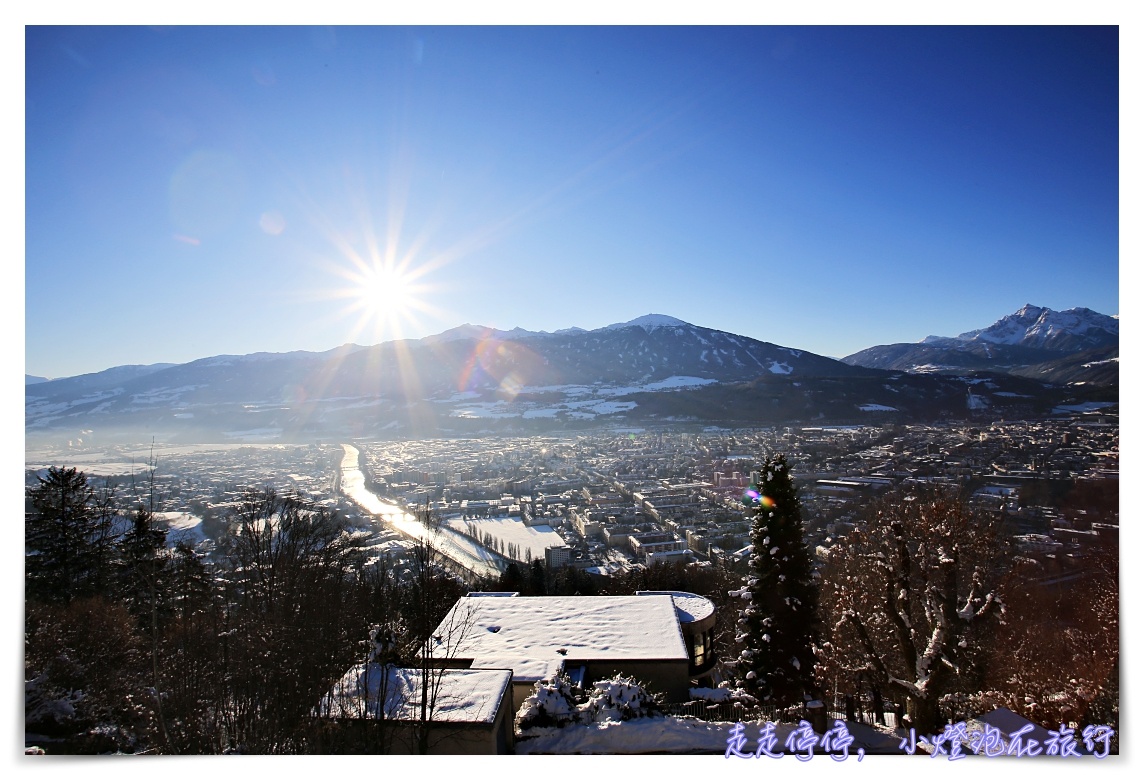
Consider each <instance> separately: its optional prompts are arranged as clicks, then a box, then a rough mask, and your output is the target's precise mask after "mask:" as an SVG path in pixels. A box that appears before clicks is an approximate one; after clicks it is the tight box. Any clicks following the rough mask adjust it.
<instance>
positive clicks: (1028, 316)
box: [922, 303, 1120, 352]
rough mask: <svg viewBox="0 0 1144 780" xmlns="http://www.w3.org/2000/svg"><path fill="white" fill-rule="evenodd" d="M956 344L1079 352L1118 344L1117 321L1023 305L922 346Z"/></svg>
mask: <svg viewBox="0 0 1144 780" xmlns="http://www.w3.org/2000/svg"><path fill="white" fill-rule="evenodd" d="M957 341H963V342H966V341H978V342H987V343H990V344H1005V345H1009V346H1018V347H1032V348H1034V349H1049V350H1060V351H1065V352H1080V351H1082V350H1085V349H1095V348H1097V347H1107V346H1112V345H1118V344H1119V343H1120V320H1119V319H1117V318H1115V317H1110V316H1108V315H1106V314H1100V313H1099V312H1095V311H1093V310H1092V309H1086V308H1075V309H1069V310H1067V311H1053V310H1052V309H1047V308H1044V307H1041V306H1034V305H1032V304H1030V303H1027V304H1025V305H1024V306H1022V307H1021V308H1020V309H1018V310H1017V311H1016V312H1014V313H1013V314H1010V315H1008V316H1005V317H1002V318H1001V319H999V320H997V322H995V323H993V324H992V325H990V326H989V327H988V328H981V329H979V330H971V331H969V332H967V333H962V334H961V335H959V336H957V337H956V338H954V339H950V338H945V337H942V336H928V337H927V338H925V339H924V340H923V341H922V343H923V344H939V345H949V344H950V342H957Z"/></svg>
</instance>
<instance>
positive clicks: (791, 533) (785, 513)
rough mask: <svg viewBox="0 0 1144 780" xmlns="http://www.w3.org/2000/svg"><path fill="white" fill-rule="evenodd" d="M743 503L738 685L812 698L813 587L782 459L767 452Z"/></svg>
mask: <svg viewBox="0 0 1144 780" xmlns="http://www.w3.org/2000/svg"><path fill="white" fill-rule="evenodd" d="M744 502H745V503H748V504H749V505H751V506H753V507H754V509H755V517H754V522H753V524H752V526H751V544H752V545H753V547H754V549H753V551H752V553H751V557H750V569H749V573H748V574H747V576H746V577H745V578H744V585H743V587H742V588H741V589H739V590H738V591H732V593H731V595H734V596H738V597H739V598H742V599H743V600H744V601H745V602H746V606H745V607H744V608H743V609H742V610H741V611H740V612H739V620H738V628H737V632H736V633H737V635H736V640H737V641H738V642H739V643H740V644H743V645H745V647H744V649H743V650H742V651H741V653H740V655H739V659H738V661H737V662H735V664H734V665H735V666H736V667H737V668H738V671H739V675H740V680H739V684H740V685H741V686H742V687H743V688H744V689H745V690H746V691H748V692H749V693H751V694H752V695H754V696H757V697H758V698H759V699H760V700H762V701H767V702H770V703H775V704H780V705H787V706H789V705H793V704H801V703H802V702H803V701H804V700H806V698H807V697H810V698H814V695H815V691H816V686H815V682H814V661H815V659H814V645H815V642H816V640H817V634H818V631H817V613H818V612H817V611H818V586H817V584H816V582H815V580H814V573H813V570H812V565H811V559H810V551H809V550H808V549H807V546H806V542H805V540H804V538H803V527H802V515H801V511H800V508H799V501H798V496H797V494H796V490H795V486H794V481H793V480H792V479H791V475H790V469H789V468H788V467H787V462H786V458H785V457H784V456H782V455H778V456H774V457H770V458H768V459H767V460H766V461H765V463H764V464H763V468H762V470H761V471H760V472H759V475H758V481H757V484H754V485H751V486H750V487H749V488H748V489H747V492H746V494H745V496H744Z"/></svg>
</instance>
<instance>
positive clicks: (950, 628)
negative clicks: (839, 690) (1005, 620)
mask: <svg viewBox="0 0 1144 780" xmlns="http://www.w3.org/2000/svg"><path fill="white" fill-rule="evenodd" d="M1007 560H1008V558H1007V556H1006V554H1005V545H1004V543H1003V540H1002V539H1000V538H999V537H998V535H997V533H996V528H995V525H994V523H993V522H992V521H990V520H988V519H987V518H985V517H983V516H980V515H977V514H974V513H973V512H972V511H970V510H969V509H968V508H967V507H966V506H965V504H964V503H962V502H961V501H959V500H958V498H957V497H956V496H954V495H952V494H950V493H945V492H933V491H920V490H919V491H917V492H914V493H911V494H905V495H902V494H899V495H893V496H889V497H887V498H885V499H883V500H881V501H879V502H877V503H876V504H875V505H874V506H873V507H872V508H871V509H870V510H869V511H868V512H867V514H866V516H865V518H864V522H863V523H862V524H861V525H860V526H859V527H858V528H857V529H856V530H855V531H853V532H851V533H850V535H849V536H847V537H846V538H845V539H843V540H841V541H839V543H838V544H837V545H835V547H834V548H833V550H832V551H831V555H830V558H829V561H828V563H827V566H826V569H825V571H824V572H823V599H822V601H823V612H824V614H825V615H826V617H827V620H828V621H829V623H830V624H831V625H832V628H833V630H832V636H831V638H830V639H829V641H827V642H825V643H824V645H823V647H822V650H821V653H820V661H821V663H820V664H819V667H818V673H819V678H820V679H824V680H829V679H833V678H834V677H835V676H838V677H841V678H842V679H844V680H848V681H849V682H851V684H854V683H856V682H857V680H858V678H859V676H862V677H864V678H865V680H866V681H868V682H871V683H873V684H874V685H875V686H878V687H880V688H882V689H886V690H888V691H889V692H890V693H891V694H892V695H896V696H897V697H902V698H905V699H906V700H907V706H908V715H909V718H910V720H911V721H912V725H914V726H916V727H917V728H919V729H923V730H927V729H935V728H937V727H938V726H939V723H940V718H939V701H940V699H941V697H942V696H943V695H944V694H948V693H951V692H953V691H955V690H972V689H974V688H977V687H979V686H980V676H979V675H980V664H979V661H980V660H981V655H982V653H981V643H982V639H983V636H984V634H985V632H987V631H990V630H992V629H993V628H994V627H995V626H996V624H997V620H998V618H999V617H1000V613H1001V611H1002V604H1001V601H1000V599H999V598H998V594H997V591H996V587H997V585H998V583H999V581H1000V579H1001V575H1002V573H1003V570H1004V566H1005V565H1006V564H1007Z"/></svg>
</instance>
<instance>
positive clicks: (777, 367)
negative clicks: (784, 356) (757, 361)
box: [770, 361, 794, 374]
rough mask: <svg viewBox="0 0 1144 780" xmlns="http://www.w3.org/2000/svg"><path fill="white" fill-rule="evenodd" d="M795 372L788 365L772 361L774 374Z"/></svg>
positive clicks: (771, 369) (771, 368)
mask: <svg viewBox="0 0 1144 780" xmlns="http://www.w3.org/2000/svg"><path fill="white" fill-rule="evenodd" d="M793 370H794V369H793V368H791V367H790V366H788V365H787V364H786V363H779V362H777V361H771V367H770V372H771V373H772V374H789V373H790V372H791V371H793Z"/></svg>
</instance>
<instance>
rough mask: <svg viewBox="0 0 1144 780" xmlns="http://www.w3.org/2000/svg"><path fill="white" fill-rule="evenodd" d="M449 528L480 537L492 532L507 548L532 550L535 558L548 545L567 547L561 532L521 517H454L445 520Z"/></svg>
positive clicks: (523, 550) (542, 554)
mask: <svg viewBox="0 0 1144 780" xmlns="http://www.w3.org/2000/svg"><path fill="white" fill-rule="evenodd" d="M445 523H446V525H447V526H448V527H449V528H452V529H453V530H454V531H457V532H459V533H469V534H470V535H475V536H476V537H477V538H478V539H480V538H483V537H484V535H485V534H486V533H487V534H490V535H491V536H492V537H493V538H494V539H496V540H498V541H503V542H504V545H505V549H506V550H507V549H508V545H510V544H513V545H516V546H517V547H518V548H519V549H520V554H521V555H524V554H525V552H526V551H528V550H531V551H532V557H533V558H541V559H543V558H544V550H545V549H546V548H548V547H565V546H567V545H565V543H564V539H563V538H562V537H561V536H560V534H558V533H556V532H555V531H553V530H552V528H551V527H549V526H547V525H534V526H527V525H525V524H524V522H523V521H522V520H520V518H516V517H492V518H482V519H480V520H462V519H460V518H453V519H450V520H446V521H445Z"/></svg>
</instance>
